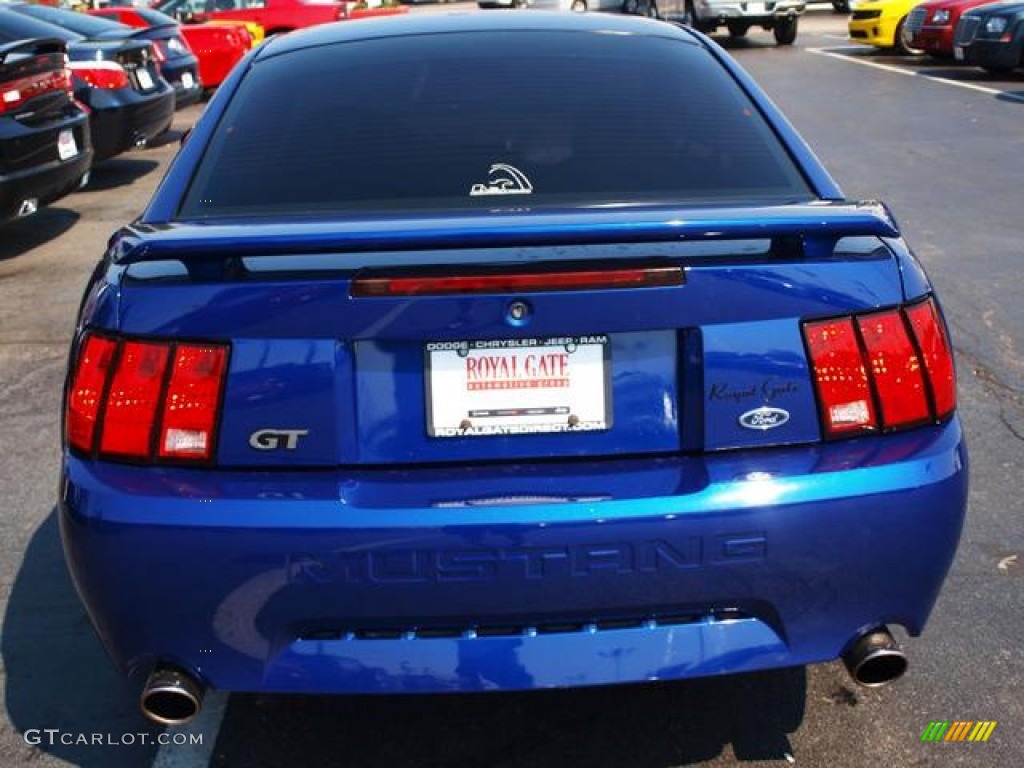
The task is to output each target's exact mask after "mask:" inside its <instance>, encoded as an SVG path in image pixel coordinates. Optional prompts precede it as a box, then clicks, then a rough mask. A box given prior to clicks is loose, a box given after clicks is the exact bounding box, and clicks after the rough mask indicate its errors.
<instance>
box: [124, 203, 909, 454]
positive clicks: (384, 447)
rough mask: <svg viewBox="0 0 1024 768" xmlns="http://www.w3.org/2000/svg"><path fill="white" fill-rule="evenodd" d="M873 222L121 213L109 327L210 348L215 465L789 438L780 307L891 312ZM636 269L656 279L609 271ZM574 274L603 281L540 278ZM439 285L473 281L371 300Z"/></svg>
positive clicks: (808, 398)
mask: <svg viewBox="0 0 1024 768" xmlns="http://www.w3.org/2000/svg"><path fill="white" fill-rule="evenodd" d="M894 235H896V228H895V226H894V224H893V223H892V222H891V220H890V219H889V217H888V215H887V213H886V212H885V210H884V209H883V208H882V207H880V206H877V205H875V206H863V205H861V206H858V205H851V204H845V205H844V204H825V205H817V204H815V205H794V206H773V207H770V208H765V209H759V210H754V211H752V210H750V209H736V210H730V209H703V210H702V209H687V210H671V211H670V210H659V211H656V212H653V213H652V212H649V211H643V212H640V213H638V212H636V211H633V212H621V211H620V212H598V213H592V214H590V213H587V214H579V213H577V214H574V215H572V216H569V215H559V214H550V215H549V214H543V215H532V216H530V217H528V218H527V217H522V216H515V215H506V216H502V215H497V216H491V217H486V219H484V218H479V217H468V218H467V220H465V221H454V222H453V221H452V220H451V219H450V218H446V219H440V218H439V219H436V220H425V219H422V218H420V219H416V220H415V221H413V220H409V221H389V222H386V223H385V222H383V221H381V222H376V223H375V222H367V221H362V222H359V223H352V224H351V225H350V226H344V227H339V226H337V225H336V224H334V225H326V224H315V223H308V224H291V225H284V226H282V225H275V226H273V227H270V226H261V225H259V224H251V225H243V224H218V225H201V224H180V225H179V224H174V225H169V226H164V227H159V228H150V227H145V226H141V225H140V226H139V227H138V228H137V229H135V230H129V231H126V232H125V233H123V234H122V236H121V237H120V238H119V239H118V240H117V241H115V243H114V251H113V252H114V261H115V262H116V263H117V264H118V265H119V266H118V268H117V274H118V275H119V283H120V285H119V293H118V302H117V305H116V308H114V307H112V313H111V315H110V320H109V322H111V323H112V324H113V325H115V326H116V327H117V328H118V329H119V330H120V331H122V332H124V333H129V334H140V335H146V336H158V337H170V338H179V339H207V340H220V341H227V342H229V343H230V344H231V358H230V364H229V374H228V380H227V383H226V389H225V393H224V407H223V416H222V421H221V429H220V432H219V441H218V452H217V461H218V463H219V464H221V465H224V466H303V465H305V466H330V465H339V464H340V465H354V464H364V465H385V464H387V465H393V464H415V463H420V462H430V463H435V462H436V463H444V462H456V463H465V462H471V461H498V460H502V461H506V460H527V459H530V460H535V459H548V458H567V457H594V456H628V455H640V454H657V453H662V454H666V453H677V452H681V451H682V452H699V451H704V450H717V449H725V448H742V447H755V446H763V445H780V444H793V443H807V442H814V441H817V440H819V439H820V436H821V433H820V427H819V424H818V418H817V410H816V409H817V406H816V402H815V396H814V391H813V386H812V382H811V373H810V367H809V364H808V361H807V357H806V352H805V350H804V343H803V338H802V335H801V331H800V321H801V320H802V319H805V318H808V317H828V316H836V315H842V314H848V313H852V312H857V311H862V310H865V309H871V308H876V307H880V306H887V305H895V304H898V303H900V302H901V301H902V299H903V295H902V286H901V281H900V275H899V270H898V268H897V265H896V262H895V259H894V258H893V256H892V253H891V252H890V251H889V249H888V248H887V247H886V246H885V244H884V238H885V237H889V236H894ZM510 243H514V244H513V245H510ZM645 270H646V271H645ZM638 273H639V274H648V273H659V274H660V273H669V274H674V275H676V276H678V279H677V280H674V281H673V280H670V281H668V282H663V283H661V284H652V285H645V286H642V287H635V286H629V287H620V286H618V285H614V284H612V283H613V282H614V281H610V280H609V279H608V278H609V275H623V274H626V275H635V274H638ZM581 274H584V275H589V276H590V277H593V275H594V274H596V275H597V278H596V279H597V282H598V283H601V282H602V281H604V283H605V284H604V285H595V284H593V282H591V283H585V284H584V286H583V287H575V286H572V285H564V284H563V283H564V282H565V280H566V279H567V276H570V277H572V276H579V275H581ZM524 275H525V276H527V278H529V279H527V280H526V283H523V282H518V283H517V282H516V281H517V280H518V281H522V280H523V279H524ZM537 275H539V276H540V280H541V282H542V283H544V282H548V283H550V284H546V285H541V286H540V288H542V289H538V286H536V285H531V281H534V280H535V279H536V276H537ZM451 276H459V277H467V276H468V277H469V278H471V281H475V282H471V284H470V285H469V287H470V288H472V289H473V291H474V292H472V293H465V292H462V293H454V294H451V293H434V294H432V295H414V296H410V295H381V294H380V292H379V288H380V286H381V285H388V286H391V287H396V286H397V288H398V289H400V290H401V291H408V290H413V291H419V290H423V288H424V286H426V288H427V289H429V290H433V289H434V288H436V286H437V284H438V283H437V280H439V279H440V280H441V281H442V282H443V281H444V280H446V279H448V278H450V277H451ZM572 279H576V278H575V277H572ZM588 279H589V278H588ZM368 281H373V282H368ZM389 281H390V282H389ZM481 281H482V282H481ZM510 281H511V287H510ZM570 282H571V280H570ZM524 284H526V285H528V286H529V287H528V288H527V289H525V290H523V289H521V288H519V286H521V285H524ZM481 285H483V286H484V287H485V288H486V290H485V291H483V292H481ZM367 286H371V289H369V290H368V289H367ZM459 287H460V288H461V289H463V290H465V288H466V287H467V286H466V285H465V284H463V285H460V286H459ZM517 307H518V309H517ZM531 356H532V357H531ZM764 409H768V411H770V412H766V411H765V410H764ZM778 412H784V413H785V418H784V419H781V417H779V415H778ZM773 413H774V414H776V415H775V416H772V414H773ZM573 416H576V418H577V421H576V423H575V424H573V423H571V422H570V420H571V418H572V417H573ZM765 418H767V419H768V421H769V422H770V421H771V420H772V419H775V420H776V421H777V422H779V423H777V424H776V423H772V424H770V425H769V426H768V427H766V426H765V421H764V419H765ZM463 420H468V421H469V422H470V424H469V427H468V429H467V427H466V425H464V424H462V423H461V422H462V421H463ZM562 420H565V422H564V425H563V426H560V425H562V424H563V422H562ZM538 424H542V425H543V430H542V431H537V429H538V428H537V425H538ZM776 426H778V427H779V428H775V427H776ZM484 427H486V428H484Z"/></svg>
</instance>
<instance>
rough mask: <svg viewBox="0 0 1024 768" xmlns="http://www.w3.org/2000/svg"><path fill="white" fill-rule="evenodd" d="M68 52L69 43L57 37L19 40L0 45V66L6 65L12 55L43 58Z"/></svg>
mask: <svg viewBox="0 0 1024 768" xmlns="http://www.w3.org/2000/svg"><path fill="white" fill-rule="evenodd" d="M67 50H68V46H67V43H65V42H64V41H63V40H58V39H57V38H55V37H45V38H34V39H28V40H18V41H16V42H13V43H5V44H4V45H0V64H6V63H7V57H8V56H10V55H11V54H12V53H19V54H24V55H27V56H43V55H46V54H48V53H67Z"/></svg>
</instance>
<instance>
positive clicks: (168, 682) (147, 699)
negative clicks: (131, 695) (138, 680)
mask: <svg viewBox="0 0 1024 768" xmlns="http://www.w3.org/2000/svg"><path fill="white" fill-rule="evenodd" d="M139 706H140V707H142V714H144V715H145V716H146V717H147V718H149V719H150V720H152V721H153V722H154V723H157V724H159V725H185V724H186V723H188V722H189V721H190V720H192V718H194V717H195V716H196V715H198V714H199V710H200V708H201V707H202V706H203V686H202V685H201V684H200V683H199V682H198V681H197V680H196V679H195V678H193V677H192V676H191V675H188V674H186V673H185V672H182V671H181V670H180V669H175V668H173V667H157V668H156V669H154V670H153V672H152V674H150V676H149V679H148V680H147V681H146V684H145V685H144V686H143V688H142V696H141V697H140V698H139Z"/></svg>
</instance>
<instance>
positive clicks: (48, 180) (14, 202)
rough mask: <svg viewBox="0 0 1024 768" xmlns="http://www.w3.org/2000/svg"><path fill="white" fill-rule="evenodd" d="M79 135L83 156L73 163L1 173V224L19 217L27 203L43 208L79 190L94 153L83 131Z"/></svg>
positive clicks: (69, 161)
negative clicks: (36, 203)
mask: <svg viewBox="0 0 1024 768" xmlns="http://www.w3.org/2000/svg"><path fill="white" fill-rule="evenodd" d="M82 122H83V123H84V120H83V121H82ZM76 127H77V126H76ZM75 133H76V136H77V140H78V142H79V145H78V146H79V153H78V155H77V156H75V157H73V158H71V159H70V160H66V161H61V160H52V161H50V162H48V163H42V164H40V165H37V166H34V167H31V168H26V169H23V170H20V171H13V172H11V173H3V172H0V222H5V221H8V220H9V219H13V218H15V217H17V215H18V211H19V209H20V207H21V205H22V202H23V201H25V200H29V199H31V200H36V201H38V204H39V205H40V206H42V205H46V204H48V203H52V202H55V201H56V200H59V199H60V198H62V197H64V196H65V195H67V194H70V193H71V192H74V191H75V190H76V189H78V186H79V185H80V184H81V182H82V179H83V178H84V177H85V175H86V174H87V173H88V172H89V168H90V166H91V165H92V158H93V153H92V147H91V145H90V144H89V143H88V134H87V133H83V131H82V130H76V131H75ZM83 139H84V141H83Z"/></svg>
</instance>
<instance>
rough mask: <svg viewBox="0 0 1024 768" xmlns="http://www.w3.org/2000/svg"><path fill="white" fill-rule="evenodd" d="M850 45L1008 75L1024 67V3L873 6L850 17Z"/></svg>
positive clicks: (941, 0) (936, 1)
mask: <svg viewBox="0 0 1024 768" xmlns="http://www.w3.org/2000/svg"><path fill="white" fill-rule="evenodd" d="M849 31H850V39H852V40H854V41H856V42H860V43H867V44H869V45H874V46H876V47H878V48H893V49H896V50H898V51H900V52H901V53H904V54H908V55H917V54H922V53H926V54H928V55H930V56H934V57H936V58H943V59H945V58H952V59H954V60H955V61H959V62H965V63H968V64H974V65H976V66H980V67H982V68H983V69H986V70H988V71H989V72H993V73H1006V72H1009V71H1010V70H1012V69H1014V68H1016V67H1021V66H1024V3H1021V2H1017V3H1013V2H1009V3H1007V2H997V3H993V2H992V0H929V1H928V2H924V3H921V2H920V0H867V1H866V2H862V3H859V4H858V5H857V7H856V9H855V10H854V11H853V13H852V14H851V16H850V21H849Z"/></svg>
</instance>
